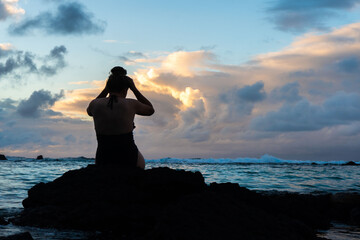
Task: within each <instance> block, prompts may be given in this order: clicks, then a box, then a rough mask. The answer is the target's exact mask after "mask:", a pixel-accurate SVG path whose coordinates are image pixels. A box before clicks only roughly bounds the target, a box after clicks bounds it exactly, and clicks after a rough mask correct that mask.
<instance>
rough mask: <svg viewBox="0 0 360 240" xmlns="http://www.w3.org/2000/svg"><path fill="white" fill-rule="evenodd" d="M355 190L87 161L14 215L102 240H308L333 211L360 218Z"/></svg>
mask: <svg viewBox="0 0 360 240" xmlns="http://www.w3.org/2000/svg"><path fill="white" fill-rule="evenodd" d="M354 196H355V197H354ZM354 196H352V195H346V194H344V195H342V196H340V195H336V196H334V195H331V194H325V195H310V194H296V193H286V192H271V193H270V192H263V193H257V192H255V191H250V190H248V189H246V188H242V187H240V186H239V185H238V184H233V183H222V184H218V183H212V184H210V185H206V184H205V182H204V178H203V176H202V174H201V173H200V172H195V173H194V172H188V171H184V170H180V171H179V170H178V171H177V170H172V169H169V168H153V169H149V170H145V171H144V170H140V169H120V168H118V167H99V166H94V165H89V166H88V167H86V168H83V169H79V170H72V171H69V172H67V173H65V174H64V175H63V176H61V177H60V178H58V179H56V180H54V181H53V182H49V183H46V184H45V183H39V184H37V185H35V186H34V187H33V188H31V189H30V190H29V192H28V198H26V199H25V200H24V201H23V205H24V208H25V209H24V211H23V212H22V213H21V214H20V215H19V216H17V217H15V218H13V219H11V220H10V221H11V222H12V223H14V224H17V225H28V226H38V227H49V228H66V229H80V230H90V231H95V230H96V231H101V232H102V233H103V237H102V238H101V239H149V240H152V239H174V240H178V239H179V240H180V239H207V240H208V239H210V240H211V239H227V240H231V239H252V240H272V239H274V240H275V239H276V240H282V239H283V240H292V239H294V240H295V239H296V240H302V239H304V240H305V239H306V240H309V239H317V238H316V230H318V229H326V228H328V227H329V226H330V222H331V221H332V220H333V219H334V218H337V219H342V220H344V221H350V220H351V218H354V219H356V216H357V210H356V207H357V206H359V205H356V204H359V203H360V202H358V199H357V198H356V195H354ZM349 199H352V200H353V201H350V200H349ZM345 206H346V207H345ZM354 209H355V210H354ZM351 213H352V214H351Z"/></svg>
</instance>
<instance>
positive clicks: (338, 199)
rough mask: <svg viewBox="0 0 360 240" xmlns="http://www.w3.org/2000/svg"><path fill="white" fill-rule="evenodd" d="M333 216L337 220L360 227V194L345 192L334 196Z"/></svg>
mask: <svg viewBox="0 0 360 240" xmlns="http://www.w3.org/2000/svg"><path fill="white" fill-rule="evenodd" d="M331 200H332V208H331V210H332V216H333V218H334V219H335V220H337V221H341V222H345V223H349V224H354V225H357V226H360V221H358V220H356V219H358V217H359V215H358V214H359V212H358V210H357V209H358V208H359V206H360V194H359V193H352V192H347V193H346V192H345V193H336V194H334V195H333V196H332V199H331Z"/></svg>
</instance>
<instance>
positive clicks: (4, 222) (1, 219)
mask: <svg viewBox="0 0 360 240" xmlns="http://www.w3.org/2000/svg"><path fill="white" fill-rule="evenodd" d="M8 224H9V223H8V222H7V221H6V220H5V219H4V218H3V217H0V225H8Z"/></svg>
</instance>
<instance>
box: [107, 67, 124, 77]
mask: <svg viewBox="0 0 360 240" xmlns="http://www.w3.org/2000/svg"><path fill="white" fill-rule="evenodd" d="M111 73H112V74H113V75H120V76H126V74H127V71H126V69H124V68H123V67H120V66H116V67H113V68H112V69H111Z"/></svg>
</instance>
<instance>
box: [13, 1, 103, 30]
mask: <svg viewBox="0 0 360 240" xmlns="http://www.w3.org/2000/svg"><path fill="white" fill-rule="evenodd" d="M36 29H38V30H42V31H44V32H45V33H47V34H54V35H82V34H97V33H102V32H104V30H105V23H104V22H103V21H98V20H95V19H94V16H93V14H92V13H90V12H87V11H86V9H85V7H84V6H83V5H81V4H79V3H77V2H70V3H63V4H60V5H59V6H58V8H57V10H56V12H55V13H51V12H43V13H40V14H39V15H37V16H35V17H33V18H28V19H25V20H24V21H22V22H20V23H18V24H13V25H11V26H10V28H9V32H10V33H11V34H13V35H25V34H28V33H30V32H31V31H33V30H36Z"/></svg>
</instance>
